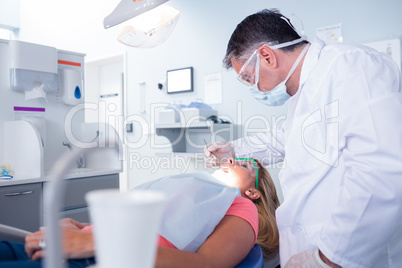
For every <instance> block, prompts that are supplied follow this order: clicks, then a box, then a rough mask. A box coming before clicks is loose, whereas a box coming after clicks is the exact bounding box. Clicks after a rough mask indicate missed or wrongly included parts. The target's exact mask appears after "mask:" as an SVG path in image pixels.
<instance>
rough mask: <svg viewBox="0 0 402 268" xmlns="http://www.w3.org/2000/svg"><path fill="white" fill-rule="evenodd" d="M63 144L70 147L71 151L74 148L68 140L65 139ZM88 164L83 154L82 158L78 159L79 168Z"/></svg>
mask: <svg viewBox="0 0 402 268" xmlns="http://www.w3.org/2000/svg"><path fill="white" fill-rule="evenodd" d="M63 146H66V147H67V148H68V149H70V151H72V150H73V147H72V146H71V144H70V142H68V141H63ZM86 164H87V161H86V156H85V154H81V155H80V158H79V159H78V160H77V168H85V167H86Z"/></svg>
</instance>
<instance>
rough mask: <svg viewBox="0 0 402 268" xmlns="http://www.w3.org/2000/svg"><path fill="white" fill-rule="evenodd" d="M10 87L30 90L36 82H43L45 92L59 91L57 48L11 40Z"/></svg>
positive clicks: (18, 89)
mask: <svg viewBox="0 0 402 268" xmlns="http://www.w3.org/2000/svg"><path fill="white" fill-rule="evenodd" d="M9 46H10V55H11V67H10V87H11V89H12V90H16V91H30V90H32V88H33V87H34V84H35V83H39V84H43V90H44V91H45V92H57V90H58V71H57V49H56V48H54V47H48V46H43V45H37V44H32V43H27V42H22V41H17V40H10V42H9Z"/></svg>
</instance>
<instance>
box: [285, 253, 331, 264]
mask: <svg viewBox="0 0 402 268" xmlns="http://www.w3.org/2000/svg"><path fill="white" fill-rule="evenodd" d="M315 267H317V268H327V267H330V266H328V265H327V264H325V263H324V262H323V261H322V260H321V258H320V255H319V250H318V248H317V249H310V250H306V251H303V252H302V253H299V254H296V255H294V256H292V258H290V260H289V261H288V262H287V263H286V264H285V268H315Z"/></svg>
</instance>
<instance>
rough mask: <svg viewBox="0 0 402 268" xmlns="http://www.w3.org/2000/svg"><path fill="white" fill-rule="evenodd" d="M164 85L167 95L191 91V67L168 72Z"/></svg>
mask: <svg viewBox="0 0 402 268" xmlns="http://www.w3.org/2000/svg"><path fill="white" fill-rule="evenodd" d="M166 84H167V93H168V94H172V93H183V92H190V91H193V67H186V68H181V69H175V70H168V71H167V74H166Z"/></svg>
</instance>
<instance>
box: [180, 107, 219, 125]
mask: <svg viewBox="0 0 402 268" xmlns="http://www.w3.org/2000/svg"><path fill="white" fill-rule="evenodd" d="M181 111H182V113H183V116H184V118H185V120H186V122H189V121H190V122H202V121H205V120H206V119H207V118H208V117H210V116H211V115H217V112H216V110H212V109H198V108H183V109H181Z"/></svg>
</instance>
